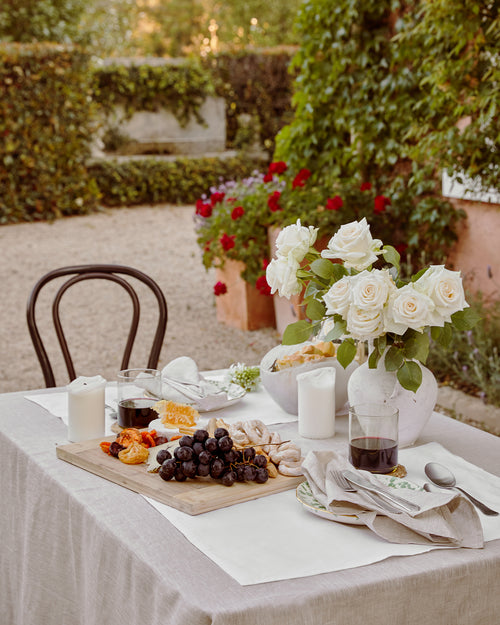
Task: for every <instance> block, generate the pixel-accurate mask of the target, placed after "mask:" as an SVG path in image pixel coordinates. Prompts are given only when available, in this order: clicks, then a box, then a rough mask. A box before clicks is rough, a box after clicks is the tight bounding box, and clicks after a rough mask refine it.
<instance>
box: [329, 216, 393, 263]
mask: <svg viewBox="0 0 500 625" xmlns="http://www.w3.org/2000/svg"><path fill="white" fill-rule="evenodd" d="M381 247H382V241H380V239H372V235H371V232H370V226H369V225H368V223H367V221H366V218H365V217H363V219H362V220H361V221H353V222H351V223H350V224H345V225H343V226H340V228H339V230H338V232H336V233H335V234H334V235H333V237H332V238H331V239H330V241H329V242H328V248H327V249H326V250H323V251H322V252H321V256H323V258H339V259H340V260H342V261H343V262H344V265H345V266H346V267H348V268H352V269H356V270H357V271H363V269H366V268H367V267H369V266H370V265H372V264H373V263H374V262H375V261H376V260H377V255H378V254H381V253H382V249H381Z"/></svg>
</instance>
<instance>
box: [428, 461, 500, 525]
mask: <svg viewBox="0 0 500 625" xmlns="http://www.w3.org/2000/svg"><path fill="white" fill-rule="evenodd" d="M424 471H425V474H426V475H427V477H428V478H429V479H430V481H431V482H433V483H434V484H436V486H440V487H441V488H456V489H457V490H459V491H460V492H461V493H463V494H464V495H466V496H467V497H468V498H469V499H470V500H471V501H472V503H473V504H474V505H475V506H476V508H479V510H481V512H484V514H487V515H489V516H498V512H496V511H495V510H492V509H491V508H488V506H486V505H485V504H484V503H482V502H481V501H478V500H477V499H476V498H475V497H473V496H472V495H470V494H469V493H468V492H466V491H465V490H464V489H463V488H460V486H457V485H456V484H457V480H456V479H455V476H454V475H453V473H452V472H451V471H450V470H449V469H447V468H446V467H445V466H443V465H442V464H439V463H438V462H429V463H428V464H426V465H425V469H424Z"/></svg>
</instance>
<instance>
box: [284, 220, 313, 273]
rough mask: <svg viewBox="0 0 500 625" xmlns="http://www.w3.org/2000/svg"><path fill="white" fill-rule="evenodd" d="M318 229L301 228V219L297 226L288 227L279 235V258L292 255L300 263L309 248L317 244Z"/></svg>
mask: <svg viewBox="0 0 500 625" xmlns="http://www.w3.org/2000/svg"><path fill="white" fill-rule="evenodd" d="M317 236H318V228H314V226H309V227H306V226H301V225H300V219H297V223H296V224H292V225H291V226H287V227H286V228H283V230H282V231H281V232H280V233H279V235H278V238H277V239H276V247H277V250H278V256H289V255H290V254H291V255H292V256H293V257H294V258H295V259H296V260H297V261H298V262H299V263H300V262H301V261H302V260H304V256H305V255H306V254H307V252H308V251H309V248H310V247H311V246H312V245H314V244H315V243H316V238H317Z"/></svg>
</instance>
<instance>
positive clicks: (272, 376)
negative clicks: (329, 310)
mask: <svg viewBox="0 0 500 625" xmlns="http://www.w3.org/2000/svg"><path fill="white" fill-rule="evenodd" d="M312 343H313V342H312V341H307V342H305V343H300V344H298V345H277V346H276V347H273V349H271V350H270V351H269V352H267V354H266V355H265V356H264V357H263V358H262V360H261V362H260V379H261V383H262V386H263V387H264V388H265V389H266V391H267V392H268V393H269V395H270V396H271V397H272V399H273V400H274V401H275V402H276V403H277V404H278V406H280V407H281V408H283V410H284V411H285V412H288V413H290V414H294V415H296V414H298V391H297V375H298V374H299V373H304V372H305V371H312V370H313V369H319V368H320V367H334V368H335V371H336V374H335V408H336V412H340V411H341V410H342V408H343V407H344V405H345V403H346V402H347V382H348V380H349V378H350V377H351V373H352V372H353V371H354V369H356V368H357V367H358V366H359V364H358V363H357V362H356V361H353V362H351V364H350V365H348V366H347V367H346V369H344V367H343V366H342V365H341V364H340V363H339V361H338V360H337V358H335V357H333V358H324V359H323V360H318V361H315V362H309V363H304V364H302V365H295V366H293V367H286V368H285V369H282V370H281V371H271V368H272V366H273V363H274V361H275V360H276V359H277V358H283V356H288V355H290V354H294V353H295V352H298V351H299V350H300V349H301V348H302V347H303V346H304V345H311V344H312Z"/></svg>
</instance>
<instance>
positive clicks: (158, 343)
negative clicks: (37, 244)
mask: <svg viewBox="0 0 500 625" xmlns="http://www.w3.org/2000/svg"><path fill="white" fill-rule="evenodd" d="M61 276H72V277H70V278H69V279H68V280H67V281H66V282H64V283H63V284H62V285H61V286H60V287H59V290H58V291H57V293H56V295H55V297H54V301H53V303H52V319H53V321H54V327H55V330H56V334H57V338H58V340H59V344H60V346H61V351H62V354H63V357H64V362H65V363H66V368H67V370H68V375H69V378H70V381H72V380H74V379H75V378H76V373H75V368H74V366H73V360H72V358H71V354H70V351H69V348H68V343H67V341H66V337H65V335H64V331H63V328H62V325H61V319H60V315H59V304H60V302H61V298H62V296H63V295H64V293H65V292H66V291H67V290H68V289H69V287H71V286H73V285H74V284H76V283H77V282H81V281H82V280H92V279H100V280H110V281H112V282H115V283H116V284H119V285H120V286H122V287H123V288H124V289H125V291H127V293H128V294H129V296H130V298H131V300H132V306H133V314H132V321H131V324H130V330H129V333H128V338H127V342H126V345H125V350H124V353H123V359H122V363H121V369H127V368H128V364H129V360H130V354H131V352H132V348H133V346H134V341H135V337H136V334H137V328H138V326H139V318H140V304H139V297H138V295H137V292H136V290H135V289H134V287H133V286H132V285H131V284H130V282H129V281H128V280H127V278H126V276H129V277H131V278H135V279H136V280H140V281H141V282H142V283H143V284H145V285H146V286H148V287H149V288H150V289H151V291H152V292H153V293H154V295H155V297H156V300H157V303H158V312H159V315H158V323H157V326H156V333H155V335H154V338H153V344H152V347H151V351H150V354H149V360H148V368H150V369H156V367H157V365H158V360H159V358H160V351H161V347H162V343H163V339H164V336H165V331H166V328H167V302H166V300H165V296H164V295H163V292H162V291H161V289H160V287H159V286H158V284H157V283H156V282H155V281H154V280H153V279H152V278H150V277H149V276H148V275H146V274H145V273H143V272H142V271H139V270H138V269H134V268H132V267H127V266H125V265H75V266H72V267H61V268H59V269H54V270H53V271H49V272H48V273H47V274H45V275H44V276H43V277H42V278H40V280H39V281H38V282H37V283H36V284H35V286H34V287H33V290H32V292H31V294H30V296H29V299H28V308H27V320H28V328H29V332H30V335H31V340H32V341H33V346H34V348H35V352H36V355H37V357H38V360H39V361H40V365H41V367H42V371H43V376H44V378H45V385H46V387H47V388H50V387H53V386H56V381H55V378H54V372H53V370H52V366H51V364H50V360H49V357H48V355H47V351H46V349H45V347H44V344H43V341H42V338H41V336H40V332H39V330H38V326H37V323H36V319H35V308H36V303H37V299H38V295H39V293H40V291H41V290H42V288H43V287H44V286H45V285H46V284H47V283H49V282H50V281H51V280H54V279H56V278H60V277H61ZM123 276H125V277H123Z"/></svg>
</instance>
